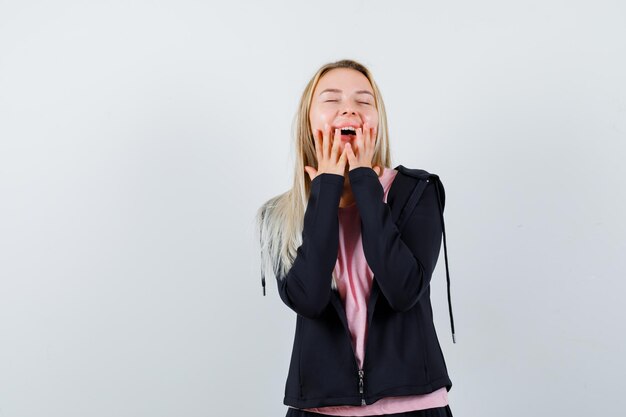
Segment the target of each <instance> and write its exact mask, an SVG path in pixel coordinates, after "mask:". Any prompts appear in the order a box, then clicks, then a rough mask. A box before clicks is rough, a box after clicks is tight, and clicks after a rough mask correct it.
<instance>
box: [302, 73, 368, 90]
mask: <svg viewBox="0 0 626 417" xmlns="http://www.w3.org/2000/svg"><path fill="white" fill-rule="evenodd" d="M328 88H331V89H339V90H342V91H343V92H345V93H350V92H352V91H356V90H367V91H370V92H372V93H373V90H372V86H371V84H370V82H369V80H368V79H367V77H366V76H365V75H363V74H362V73H361V72H359V71H357V70H353V69H351V68H335V69H332V70H330V71H328V72H327V73H326V74H324V75H323V76H322V77H321V78H320V79H319V81H318V83H317V86H316V87H315V92H314V94H315V95H317V94H319V93H321V92H322V91H324V90H326V89H328Z"/></svg>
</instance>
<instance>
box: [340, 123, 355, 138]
mask: <svg viewBox="0 0 626 417" xmlns="http://www.w3.org/2000/svg"><path fill="white" fill-rule="evenodd" d="M353 138H356V129H355V128H354V127H352V126H347V127H342V128H341V140H342V141H346V142H349V141H351V140H352V139H353Z"/></svg>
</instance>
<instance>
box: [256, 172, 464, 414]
mask: <svg viewBox="0 0 626 417" xmlns="http://www.w3.org/2000/svg"><path fill="white" fill-rule="evenodd" d="M395 169H396V170H397V171H398V174H397V175H396V177H395V179H394V181H393V183H392V184H391V188H390V189H389V193H388V194H387V203H385V202H384V200H383V196H384V190H383V187H382V185H381V184H380V180H379V178H378V176H377V175H376V172H375V171H374V170H373V169H371V168H368V167H359V168H355V169H353V170H351V171H349V172H348V175H349V179H350V185H351V188H352V192H353V194H354V197H355V199H356V204H357V208H358V210H359V215H360V217H361V233H362V242H363V251H364V254H365V258H366V260H367V263H368V266H369V267H370V269H371V270H372V272H373V274H374V276H373V281H372V289H371V293H370V299H369V302H368V310H367V319H368V332H367V339H366V341H365V354H364V359H363V367H362V369H359V368H358V365H357V360H356V356H355V353H354V349H353V347H352V342H351V338H350V332H349V329H348V323H347V319H346V314H345V311H344V308H343V304H342V301H341V298H340V296H339V293H338V292H337V290H336V289H334V288H333V287H332V285H331V281H332V271H333V269H334V267H335V264H336V262H337V253H338V250H339V219H338V207H339V201H340V198H341V194H342V191H343V183H344V177H343V175H338V174H330V173H323V174H319V175H318V176H316V177H315V178H314V179H313V181H311V192H310V195H309V200H308V205H307V208H306V211H305V215H304V227H303V231H302V245H300V246H299V247H298V250H297V255H296V258H295V259H294V262H293V265H292V267H291V268H290V270H289V272H288V273H287V275H286V276H284V277H277V283H278V292H279V295H280V298H281V299H282V300H283V302H284V303H285V304H286V305H287V306H289V308H291V309H292V310H293V311H295V312H296V313H297V320H296V331H295V337H294V343H293V350H292V355H291V362H290V366H289V373H288V376H287V382H286V384H285V397H284V401H283V402H284V404H285V405H289V406H292V407H296V408H311V407H324V406H332V405H366V404H372V403H374V402H376V401H377V400H379V399H381V398H383V397H389V396H403V395H414V394H426V393H429V392H432V391H434V390H436V389H438V388H441V387H443V386H445V387H446V389H447V391H450V389H451V388H452V382H451V380H450V378H449V376H448V371H447V367H446V363H445V360H444V357H443V353H442V350H441V346H440V344H439V341H438V339H437V334H436V332H435V327H434V324H433V313H432V307H431V303H430V285H429V284H430V280H431V276H432V273H433V270H434V268H435V265H436V263H437V259H438V257H439V252H440V248H441V237H442V233H443V242H444V255H445V261H446V278H447V284H448V308H449V313H450V325H451V328H452V339H453V342H455V343H456V341H455V339H454V321H453V318H452V306H451V301H450V275H449V273H448V257H447V248H446V239H445V228H444V222H443V209H444V205H445V191H444V188H443V185H442V184H441V181H440V180H439V177H438V176H437V175H435V174H431V173H428V172H427V171H425V170H421V169H409V168H405V167H404V166H402V165H398V166H397V167H396V168H395ZM262 285H263V290H264V293H265V277H264V276H263V277H262Z"/></svg>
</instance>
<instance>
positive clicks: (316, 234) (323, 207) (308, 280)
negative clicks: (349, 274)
mask: <svg viewBox="0 0 626 417" xmlns="http://www.w3.org/2000/svg"><path fill="white" fill-rule="evenodd" d="M343 184H344V176H343V175H339V174H331V173H322V174H319V175H318V176H316V177H315V178H314V179H313V181H311V192H310V195H309V200H308V204H307V208H306V211H305V213H304V225H303V230H302V244H301V245H300V246H299V247H298V249H297V253H296V258H295V259H294V261H293V264H292V266H291V268H290V269H289V271H288V272H287V275H286V276H285V277H281V278H280V279H278V277H277V279H278V292H279V295H280V298H281V299H282V300H283V301H284V302H285V304H287V306H289V308H291V309H292V310H294V311H295V312H296V313H298V314H300V315H302V316H305V317H309V318H314V317H317V316H319V315H320V314H321V313H322V312H323V311H324V309H325V308H326V306H327V305H328V303H329V302H330V295H331V283H332V272H333V269H334V268H335V265H336V263H337V252H338V250H339V218H338V217H337V215H338V207H339V200H340V199H341V194H342V192H343Z"/></svg>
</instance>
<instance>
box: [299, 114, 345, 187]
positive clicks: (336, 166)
mask: <svg viewBox="0 0 626 417" xmlns="http://www.w3.org/2000/svg"><path fill="white" fill-rule="evenodd" d="M330 130H331V127H330V126H329V125H328V123H327V124H325V125H324V131H321V130H320V129H315V132H314V133H313V138H314V139H315V153H316V155H317V169H315V168H313V167H310V166H308V165H307V166H305V167H304V170H305V171H306V172H307V173H308V174H309V177H310V178H311V181H313V179H314V178H315V177H317V176H318V175H320V174H323V173H328V174H338V175H342V176H343V173H344V171H345V169H346V159H347V156H346V149H347V147H346V146H343V147H342V145H341V130H340V129H335V139H334V140H333V141H332V144H331V140H330V135H331V131H330ZM320 137H321V139H320Z"/></svg>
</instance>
